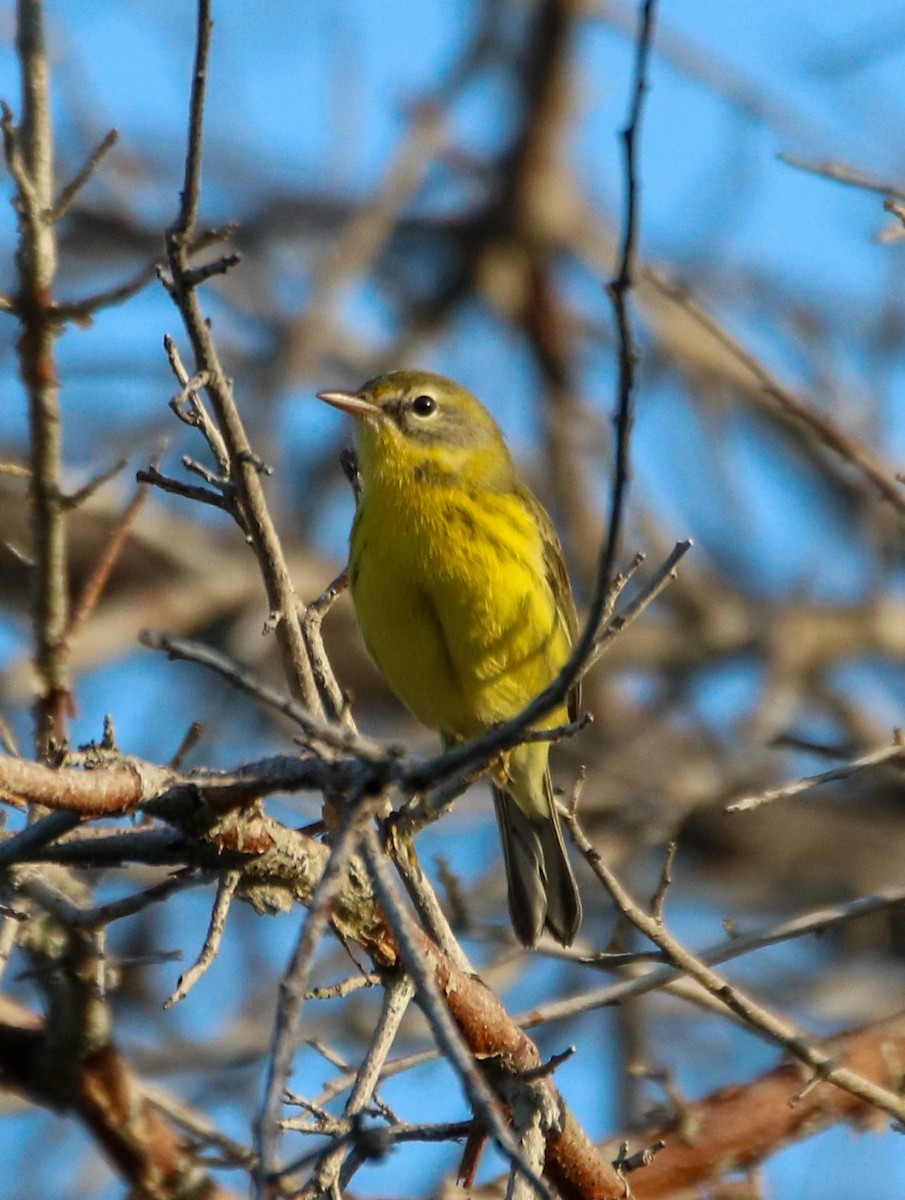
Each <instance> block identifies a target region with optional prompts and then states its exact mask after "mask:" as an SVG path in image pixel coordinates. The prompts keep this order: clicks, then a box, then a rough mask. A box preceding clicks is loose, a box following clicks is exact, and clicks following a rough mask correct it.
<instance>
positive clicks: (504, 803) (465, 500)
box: [319, 371, 581, 946]
mask: <svg viewBox="0 0 905 1200" xmlns="http://www.w3.org/2000/svg"><path fill="white" fill-rule="evenodd" d="M319 399H321V400H325V401H326V402H327V403H328V404H332V405H333V406H334V407H336V408H339V409H342V410H343V412H347V413H350V414H351V415H352V416H353V417H355V418H356V445H357V451H358V463H359V469H360V471H361V478H362V492H361V497H360V501H359V505H358V512H357V515H356V517H355V523H354V524H353V526H352V533H351V537H350V555H349V584H350V588H351V592H352V599H353V602H354V604H355V612H356V616H357V617H358V623H359V625H360V627H361V631H362V634H363V635H364V639H365V642H366V644H367V647H368V649H369V651H370V653H371V655H372V657H373V658H374V660H375V662H376V663H377V665H378V667H379V668H380V670H381V671H382V673H383V674H384V676H385V677H386V679H387V681H388V682H389V684H390V686H391V687H392V688H393V690H394V691H395V692H396V694H397V695H398V696H399V698H400V699H401V700H402V701H403V703H404V704H405V705H406V706H407V707H408V708H409V709H410V710H411V711H412V712H413V713H414V714H415V716H416V717H418V718H419V720H421V721H423V722H424V724H425V725H428V726H429V727H430V728H432V729H436V730H437V731H438V732H439V733H440V735H441V736H442V738H443V740H444V743H445V744H446V745H454V744H456V743H457V742H463V741H467V740H470V739H472V738H475V737H478V736H479V735H480V734H482V733H484V732H485V731H486V730H487V729H489V728H491V726H493V725H496V724H498V723H499V722H501V721H506V720H508V719H509V718H511V717H515V716H517V715H518V714H519V713H520V712H521V711H522V710H523V709H524V708H525V706H526V705H527V704H528V703H529V702H530V701H531V700H533V699H534V697H535V696H536V695H537V694H538V693H539V692H541V691H542V690H543V689H544V688H545V687H546V686H547V684H548V683H550V682H551V681H552V680H553V679H554V678H555V677H556V675H557V674H558V673H559V671H560V668H561V667H562V666H563V664H564V663H565V661H566V659H567V658H568V656H569V652H570V649H571V646H572V642H573V640H574V638H575V636H576V629H577V618H576V615H575V603H574V601H573V599H572V591H571V588H570V587H569V580H568V576H567V574H566V569H565V566H564V564H563V558H562V551H561V549H560V545H559V541H558V539H557V537H556V533H555V531H554V529H553V525H552V523H551V521H550V518H549V517H548V515H547V513H546V512H545V511H544V508H543V506H542V505H541V503H540V501H539V500H537V498H536V497H535V496H534V495H533V494H532V493H531V491H530V490H529V489H528V487H526V485H525V484H524V483H523V482H522V481H521V479H520V478H519V476H518V473H517V471H516V469H515V466H514V464H513V462H512V458H511V456H510V454H509V450H508V448H507V446H506V443H505V441H504V440H503V435H502V433H501V432H500V429H499V426H498V425H497V423H496V421H494V419H493V417H492V416H491V415H490V413H489V412H488V411H487V409H486V408H484V406H483V405H482V404H481V403H480V401H479V400H477V399H476V397H475V396H473V395H472V394H471V392H469V391H467V390H466V389H465V388H464V387H460V385H459V384H457V383H454V382H453V381H452V380H451V379H445V378H443V376H441V375H434V374H431V373H430V372H427V371H393V372H391V373H390V374H388V375H381V376H380V377H379V378H377V379H372V380H371V381H370V382H369V383H366V384H365V385H364V386H363V387H362V388H361V389H360V390H359V391H357V392H320V393H319ZM577 706H578V689H577V688H576V689H575V690H574V691H573V693H572V695H571V697H570V699H569V703H568V705H564V706H563V707H562V708H560V709H557V710H555V711H554V712H552V713H550V714H549V715H548V717H547V718H546V719H545V720H544V721H542V722H541V723H540V726H539V727H540V728H553V727H554V726H557V725H561V724H563V723H565V722H566V721H567V720H568V719H570V718H572V717H574V716H575V714H576V710H577ZM549 752H550V745H549V743H548V742H531V743H527V744H525V745H522V746H517V747H516V748H515V749H513V750H510V751H509V752H508V753H507V754H506V755H505V756H503V760H502V762H501V765H500V767H499V768H498V769H497V770H496V771H495V773H494V781H493V796H494V802H495V808H496V815H497V820H498V822H499V827H500V835H501V838H502V843H503V855H504V859H505V863H506V876H507V880H508V886H509V911H510V914H511V917H512V924H513V928H514V929H515V932H516V934H517V935H518V937H519V939H520V940H521V941H522V942H523V943H524V945H526V946H533V945H534V944H535V943H536V942H537V939H538V937H539V936H540V934H541V932H542V931H543V929H544V927H545V926H546V928H547V929H548V930H549V931H550V933H551V934H552V935H553V937H554V938H556V940H557V941H558V942H561V943H562V944H563V945H566V946H568V945H570V944H571V943H572V941H573V940H574V938H575V935H576V933H577V932H578V927H579V924H580V923H581V901H580V899H579V895H578V888H577V886H576V884H575V877H574V875H573V874H572V869H571V867H570V866H569V860H568V858H567V856H566V850H565V846H564V845H563V838H562V831H561V829H560V822H559V817H558V815H557V812H556V805H555V802H554V799H553V787H552V783H551V780H550V769H549V766H548V761H547V760H548V757H549Z"/></svg>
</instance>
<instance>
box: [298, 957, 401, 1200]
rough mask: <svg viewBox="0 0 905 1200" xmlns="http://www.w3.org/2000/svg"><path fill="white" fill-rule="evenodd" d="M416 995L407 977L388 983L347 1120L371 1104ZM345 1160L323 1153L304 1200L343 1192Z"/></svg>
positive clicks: (336, 1151) (336, 1149)
mask: <svg viewBox="0 0 905 1200" xmlns="http://www.w3.org/2000/svg"><path fill="white" fill-rule="evenodd" d="M414 992H415V989H414V986H413V985H412V981H411V980H410V979H409V978H408V976H402V977H400V978H397V979H393V980H391V981H390V982H389V984H388V986H387V989H386V991H385V993H384V997H383V1004H382V1006H381V1010H380V1016H379V1017H378V1019H377V1024H376V1025H375V1027H374V1033H373V1035H372V1037H371V1042H370V1045H369V1047H368V1050H367V1053H366V1054H365V1057H364V1059H363V1061H362V1064H361V1066H360V1067H359V1068H358V1072H357V1074H356V1077H355V1084H354V1086H353V1088H352V1091H351V1093H350V1095H349V1098H348V1100H347V1101H346V1105H345V1107H344V1109H343V1116H344V1117H345V1118H346V1119H347V1120H348V1119H349V1118H351V1117H355V1116H356V1115H359V1114H361V1113H362V1112H363V1111H364V1109H365V1108H366V1107H367V1106H368V1105H369V1104H370V1102H371V1097H372V1096H373V1094H374V1090H375V1088H376V1087H377V1083H378V1080H379V1079H380V1073H381V1071H382V1070H383V1065H384V1063H385V1062H386V1060H387V1056H388V1055H389V1052H390V1050H391V1049H392V1046H393V1042H394V1041H395V1038H396V1034H397V1033H398V1031H399V1026H400V1024H401V1023H402V1019H403V1017H404V1016H405V1014H406V1012H407V1010H408V1006H409V1003H410V1001H411V999H412V996H413V995H414ZM344 1157H345V1152H344V1148H343V1147H342V1146H333V1147H329V1148H328V1149H327V1150H326V1151H324V1153H323V1155H322V1156H321V1157H320V1159H319V1161H318V1163H317V1166H316V1167H315V1169H314V1171H313V1172H312V1177H311V1180H310V1182H309V1184H308V1185H307V1187H306V1188H305V1190H304V1192H303V1193H302V1200H305V1198H309V1200H315V1197H317V1196H326V1195H331V1194H332V1193H333V1191H334V1189H335V1188H336V1187H337V1186H339V1187H340V1188H343V1189H345V1187H347V1186H348V1180H347V1179H344V1178H342V1166H343V1159H344Z"/></svg>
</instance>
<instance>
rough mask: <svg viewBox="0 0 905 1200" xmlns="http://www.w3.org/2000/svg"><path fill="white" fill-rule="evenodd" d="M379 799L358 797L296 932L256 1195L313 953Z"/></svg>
mask: <svg viewBox="0 0 905 1200" xmlns="http://www.w3.org/2000/svg"><path fill="white" fill-rule="evenodd" d="M378 803H380V797H370V798H369V799H368V800H367V801H362V800H359V802H358V804H357V805H356V806H354V808H353V809H352V812H351V814H350V815H349V816H348V817H347V820H346V823H345V825H344V827H343V829H342V831H341V832H340V833H339V835H338V837H337V839H336V841H335V842H334V844H333V847H332V849H331V851H330V857H329V859H328V861H327V865H326V866H325V868H324V872H323V874H322V875H321V878H320V881H319V882H318V885H317V887H316V889H315V891H314V895H313V897H312V900H311V905H310V907H309V909H308V912H307V914H306V915H305V921H304V924H303V925H302V929H301V932H300V934H299V938H298V942H297V943H296V947H295V950H294V951H293V954H292V958H291V959H290V961H289V965H288V966H287V968H286V971H285V974H284V975H283V980H282V983H281V986H280V999H279V1003H278V1005H277V1011H276V1016H275V1019H274V1028H273V1037H272V1039H271V1044H270V1053H269V1056H268V1068H267V1081H266V1084H265V1089H264V1099H263V1102H262V1104H261V1109H260V1112H259V1114H258V1117H257V1119H256V1121H255V1149H256V1151H257V1155H258V1164H257V1170H256V1172H255V1190H256V1194H257V1195H258V1196H259V1197H266V1196H268V1195H269V1194H270V1187H271V1183H272V1180H273V1179H274V1178H275V1177H276V1175H277V1173H278V1166H277V1161H276V1157H277V1150H278V1147H279V1131H280V1124H279V1122H280V1106H281V1104H282V1100H283V1092H284V1090H285V1087H286V1082H287V1080H288V1078H289V1073H290V1071H291V1070H292V1062H293V1058H294V1056H295V1045H296V1037H297V1034H296V1030H297V1028H298V1022H299V1016H300V1014H301V1010H302V1005H303V1004H304V1002H305V996H306V995H307V992H308V979H309V976H310V973H311V967H312V963H313V960H314V952H315V950H316V949H317V947H318V945H319V943H320V940H321V938H322V937H323V936H324V934H325V933H326V931H327V927H328V925H329V922H330V913H331V910H332V907H333V903H334V901H335V900H336V898H337V896H338V895H339V893H340V891H341V890H342V887H343V885H344V883H345V879H346V873H347V871H348V869H349V864H350V862H351V860H352V858H353V856H354V855H355V854H356V853H357V851H358V846H359V843H360V841H361V839H362V836H363V832H364V827H365V825H366V823H367V822H368V821H369V820H371V818H372V815H373V809H374V807H375V805H377V804H378Z"/></svg>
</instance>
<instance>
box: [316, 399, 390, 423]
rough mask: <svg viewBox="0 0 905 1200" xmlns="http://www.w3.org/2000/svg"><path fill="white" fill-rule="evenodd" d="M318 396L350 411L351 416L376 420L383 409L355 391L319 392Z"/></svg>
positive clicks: (328, 402)
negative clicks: (357, 394)
mask: <svg viewBox="0 0 905 1200" xmlns="http://www.w3.org/2000/svg"><path fill="white" fill-rule="evenodd" d="M317 398H318V400H323V401H324V402H325V403H326V404H332V405H333V407H334V408H338V409H340V410H341V411H342V412H345V413H349V415H350V416H353V417H364V418H365V420H368V419H371V420H374V418H376V417H379V416H380V415H381V413H382V411H383V410H382V409H381V408H380V406H379V405H377V404H372V403H371V401H370V400H363V399H362V397H361V396H356V395H355V393H354V392H318V393H317Z"/></svg>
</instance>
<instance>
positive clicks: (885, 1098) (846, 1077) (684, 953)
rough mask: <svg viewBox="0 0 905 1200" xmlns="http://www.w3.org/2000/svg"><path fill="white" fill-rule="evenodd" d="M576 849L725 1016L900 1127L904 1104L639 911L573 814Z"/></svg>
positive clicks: (639, 924)
mask: <svg viewBox="0 0 905 1200" xmlns="http://www.w3.org/2000/svg"><path fill="white" fill-rule="evenodd" d="M566 820H567V822H568V826H569V830H570V832H571V834H572V837H573V839H574V841H575V844H576V846H577V847H578V849H579V850H580V851H581V853H582V854H583V855H584V857H585V859H586V860H587V862H588V864H589V866H590V867H591V869H592V870H593V871H594V873H595V875H596V876H597V878H598V879H599V880H600V882H601V883H602V884H603V886H604V887H605V888H606V890H607V891H608V892H609V894H610V896H611V897H612V899H613V901H614V902H615V904H616V905H617V906H618V908H619V909H620V911H621V912H623V913H624V914H625V916H626V917H627V918H628V919H629V920H630V921H631V923H632V924H633V925H634V926H635V928H636V929H638V930H640V932H641V933H643V934H644V936H645V937H646V938H649V939H650V941H652V942H653V943H654V945H655V946H659V947H660V949H661V950H663V952H664V953H665V954H666V955H667V957H668V958H669V960H670V962H671V963H672V965H673V966H674V967H676V968H677V969H678V970H679V971H681V972H682V973H683V974H684V975H687V976H688V977H689V978H690V979H693V980H694V981H695V982H696V983H698V984H700V985H701V987H703V988H704V989H705V991H707V992H709V993H710V995H712V996H714V997H715V998H716V999H717V1000H719V1001H720V1002H721V1003H722V1004H725V1005H726V1007H727V1008H728V1009H730V1011H732V1012H733V1013H735V1014H736V1015H737V1016H738V1017H740V1018H741V1019H742V1021H743V1022H744V1024H745V1027H746V1028H747V1029H749V1030H750V1031H751V1032H752V1033H754V1034H756V1035H757V1036H758V1037H761V1038H764V1039H765V1040H766V1041H769V1042H772V1043H774V1044H776V1045H779V1046H781V1047H782V1048H783V1049H784V1050H786V1051H787V1052H788V1053H789V1054H791V1055H793V1056H794V1057H795V1058H797V1059H798V1060H799V1061H800V1062H802V1063H804V1064H805V1066H808V1067H810V1068H811V1069H812V1071H813V1072H814V1076H815V1078H817V1079H821V1080H827V1081H828V1082H830V1083H834V1084H835V1085H836V1086H837V1087H841V1088H843V1089H844V1090H845V1091H847V1092H851V1094H852V1095H854V1096H858V1097H860V1099H862V1100H865V1101H867V1103H869V1104H873V1105H875V1106H876V1107H877V1108H879V1109H881V1110H883V1111H884V1112H887V1113H889V1114H890V1116H892V1117H894V1118H895V1119H896V1121H897V1122H898V1123H899V1124H903V1123H905V1098H903V1097H901V1096H899V1095H897V1094H896V1093H895V1092H892V1091H890V1090H889V1089H888V1088H884V1087H881V1086H879V1085H878V1084H876V1083H873V1082H872V1081H871V1080H869V1079H865V1078H864V1077H863V1076H861V1075H858V1074H857V1073H856V1072H854V1071H851V1070H849V1069H848V1068H845V1067H839V1066H837V1065H836V1064H835V1063H834V1061H833V1059H832V1058H831V1056H830V1055H829V1054H827V1053H825V1052H824V1051H823V1050H821V1049H820V1048H819V1047H818V1046H817V1045H815V1043H814V1042H813V1041H812V1040H811V1039H809V1038H808V1037H807V1036H806V1035H805V1034H803V1033H802V1032H801V1030H799V1029H797V1028H796V1027H795V1026H794V1025H793V1024H792V1023H791V1022H790V1021H788V1020H786V1018H785V1017H781V1016H779V1015H778V1014H776V1013H774V1012H772V1011H771V1010H770V1009H768V1008H766V1007H765V1006H764V1005H762V1004H759V1003H758V1002H757V1001H755V1000H753V999H752V998H751V997H750V996H748V995H747V994H746V993H745V992H743V991H742V990H741V989H740V988H738V987H737V986H735V985H734V984H729V983H728V982H727V981H726V980H725V979H724V978H723V977H722V976H721V975H718V974H717V972H716V971H714V970H713V969H712V968H711V967H709V966H707V964H706V963H704V962H703V961H702V960H701V958H700V957H699V956H698V955H696V954H693V953H692V952H691V951H690V950H689V949H687V947H685V946H684V945H683V944H682V943H681V942H680V941H679V940H678V939H677V938H675V937H673V935H672V934H671V933H670V932H669V931H668V930H667V928H666V926H665V925H664V924H663V923H662V922H661V921H658V920H657V919H656V918H655V917H653V916H651V915H650V913H648V912H646V911H645V910H644V908H643V907H642V906H641V905H639V904H637V903H636V902H635V901H634V900H633V899H632V897H631V895H630V894H629V893H628V891H627V890H626V889H625V888H624V887H623V886H622V884H621V883H620V882H619V880H618V879H617V878H616V876H615V875H614V874H613V872H612V871H611V870H610V869H609V867H607V865H606V864H605V863H604V862H603V860H602V859H601V857H600V854H599V853H598V852H597V851H596V850H595V849H594V847H593V846H592V845H591V843H590V842H589V841H588V839H587V836H586V835H585V833H584V830H583V829H582V828H581V826H580V825H579V823H578V820H577V818H576V817H575V815H574V814H570V815H569V816H567V818H566Z"/></svg>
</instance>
